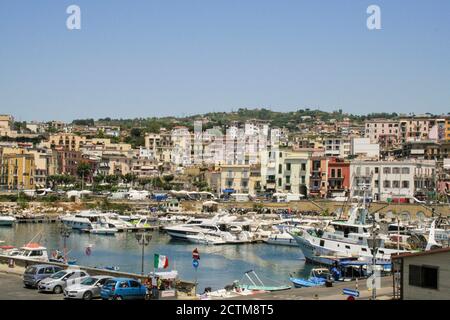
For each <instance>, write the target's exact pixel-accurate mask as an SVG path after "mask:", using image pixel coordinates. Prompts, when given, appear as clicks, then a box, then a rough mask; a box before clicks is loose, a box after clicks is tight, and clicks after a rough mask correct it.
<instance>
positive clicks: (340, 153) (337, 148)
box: [323, 137, 350, 158]
mask: <svg viewBox="0 0 450 320" xmlns="http://www.w3.org/2000/svg"><path fill="white" fill-rule="evenodd" d="M323 145H324V149H325V156H327V157H338V158H346V157H348V156H349V155H350V139H349V138H333V137H330V138H325V139H324V141H323Z"/></svg>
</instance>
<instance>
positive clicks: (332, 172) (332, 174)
mask: <svg viewBox="0 0 450 320" xmlns="http://www.w3.org/2000/svg"><path fill="white" fill-rule="evenodd" d="M335 176H336V170H335V169H331V177H332V178H334V177H335Z"/></svg>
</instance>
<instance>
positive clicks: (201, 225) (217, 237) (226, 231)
mask: <svg viewBox="0 0 450 320" xmlns="http://www.w3.org/2000/svg"><path fill="white" fill-rule="evenodd" d="M244 229H245V228H244V227H243V226H242V225H239V224H238V223H237V224H236V223H235V224H233V223H231V222H224V221H221V220H220V216H219V215H216V216H215V217H214V218H212V219H190V220H189V221H188V222H187V223H185V224H180V225H174V226H166V227H164V230H166V232H167V233H168V234H169V235H170V236H171V237H172V238H174V239H182V240H187V241H190V242H196V243H207V244H226V243H229V244H232V243H246V242H250V241H252V240H253V236H252V234H251V232H249V231H246V230H244Z"/></svg>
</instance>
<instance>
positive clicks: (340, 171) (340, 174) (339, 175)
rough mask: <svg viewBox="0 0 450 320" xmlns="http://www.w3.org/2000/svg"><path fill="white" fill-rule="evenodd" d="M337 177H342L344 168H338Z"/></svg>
mask: <svg viewBox="0 0 450 320" xmlns="http://www.w3.org/2000/svg"><path fill="white" fill-rule="evenodd" d="M337 177H338V178H341V177H342V170H341V169H337Z"/></svg>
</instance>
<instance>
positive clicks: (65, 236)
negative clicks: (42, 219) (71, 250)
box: [59, 225, 72, 262]
mask: <svg viewBox="0 0 450 320" xmlns="http://www.w3.org/2000/svg"><path fill="white" fill-rule="evenodd" d="M71 233H72V230H71V229H70V228H68V227H66V226H64V225H63V226H62V227H61V229H60V230H59V234H60V235H61V237H63V239H64V262H67V239H68V238H69V237H70V234H71Z"/></svg>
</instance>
